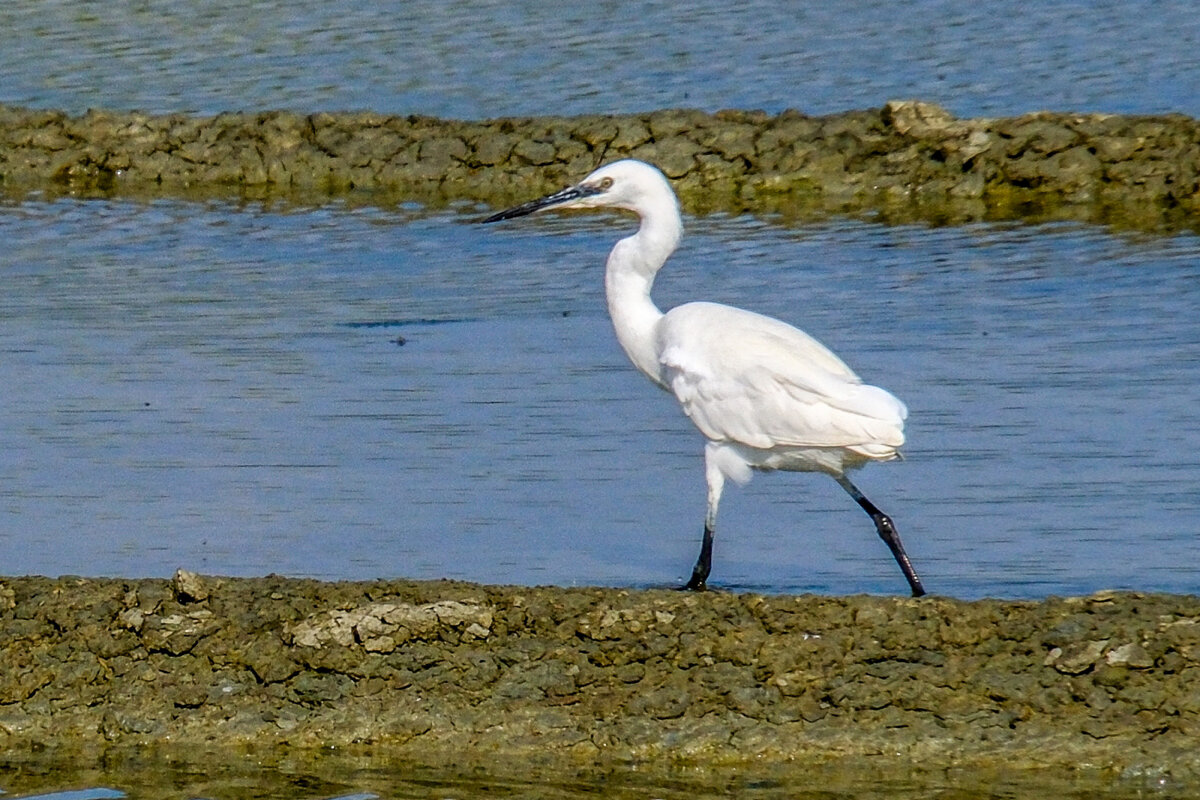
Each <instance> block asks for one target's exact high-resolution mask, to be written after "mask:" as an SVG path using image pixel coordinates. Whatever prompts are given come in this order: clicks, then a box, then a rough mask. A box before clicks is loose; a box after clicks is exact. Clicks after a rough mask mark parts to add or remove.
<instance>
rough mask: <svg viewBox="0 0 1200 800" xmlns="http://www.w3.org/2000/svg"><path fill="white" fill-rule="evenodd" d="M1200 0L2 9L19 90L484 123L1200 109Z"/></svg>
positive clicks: (33, 5)
mask: <svg viewBox="0 0 1200 800" xmlns="http://www.w3.org/2000/svg"><path fill="white" fill-rule="evenodd" d="M1198 51H1200V14H1197V13H1196V7H1195V4H1194V3H1193V2H1192V0H1096V1H1094V2H1086V3H1080V2H1073V1H1071V0H1047V2H1041V3H1027V2H1023V0H995V1H994V2H988V3H982V4H981V3H962V2H957V1H956V0H915V1H914V2H904V3H895V2H887V1H886V0H847V1H846V2H838V3H802V4H799V3H777V2H771V0H743V2H741V3H738V4H737V5H731V4H729V3H725V2H717V1H716V0H692V2H688V3H679V2H671V1H670V0H637V1H636V2H620V3H616V2H598V3H577V4H566V5H563V4H551V3H512V2H504V1H502V0H470V1H469V2H467V1H465V0H410V2H405V3H404V4H402V5H396V4H390V3H361V2H351V1H350V0H332V2H331V1H330V0H286V2H284V1H283V0H266V1H265V2H262V1H259V2H247V0H157V1H156V2H153V3H146V2H129V1H128V0H117V1H116V2H107V3H95V2H91V3H80V2H78V0H39V2H28V1H27V0H25V1H13V2H5V3H0V74H2V75H3V76H4V80H3V82H2V83H0V102H8V103H17V104H24V105H32V106H37V107H44V108H64V109H68V110H70V111H73V112H82V111H83V110H84V109H87V108H91V107H105V108H118V109H126V108H138V109H142V110H145V111H150V112H156V113H167V112H191V113H205V114H215V113H219V112H222V111H231V110H260V109H264V108H287V109H292V110H297V111H301V112H306V113H307V112H312V111H333V110H344V109H370V110H373V111H379V112H386V113H396V114H414V113H417V114H433V115H439V116H448V117H462V118H469V119H477V118H481V117H491V116H502V115H510V114H533V115H538V114H585V113H613V112H629V111H646V110H653V109H658V108H669V107H678V106H688V107H697V108H702V109H705V110H709V111H715V110H717V109H721V108H761V109H765V110H767V111H770V112H772V113H774V112H778V111H780V110H782V109H785V108H798V109H801V110H803V111H807V112H809V113H831V112H837V111H845V110H847V109H851V108H869V107H878V106H881V105H883V103H885V102H886V101H888V100H892V99H898V98H914V97H915V98H919V99H922V100H927V101H932V102H937V103H942V104H943V105H945V106H946V107H948V108H950V109H951V110H952V111H954V112H955V113H957V114H960V115H970V116H977V115H988V116H998V115H1007V114H1022V113H1026V112H1029V111H1036V110H1039V109H1043V108H1049V109H1053V110H1058V111H1102V112H1112V113H1162V112H1170V111H1177V112H1182V113H1186V114H1191V115H1193V116H1195V115H1200V59H1197V58H1196V53H1197V52H1198Z"/></svg>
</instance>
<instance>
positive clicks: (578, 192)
mask: <svg viewBox="0 0 1200 800" xmlns="http://www.w3.org/2000/svg"><path fill="white" fill-rule="evenodd" d="M602 191H603V190H602V189H600V188H598V187H593V186H587V185H585V184H580V185H578V186H569V187H567V188H566V189H563V190H562V191H558V192H555V193H554V194H548V195H546V196H545V197H542V198H539V199H537V200H530V201H529V202H528V203H522V204H521V205H519V206H514V207H513V208H510V209H508V210H507V211H501V212H499V213H496V214H492V215H491V216H490V217H487V218H486V219H481V220H479V221H480V222H481V223H488V222H499V221H500V220H502V219H513V218H515V217H523V216H525V215H527V214H532V213H533V212H535V211H541V210H542V209H544V208H554V207H555V206H560V205H563V204H565V203H570V202H571V201H573V200H578V199H580V198H581V197H588V196H590V195H593V194H600V192H602Z"/></svg>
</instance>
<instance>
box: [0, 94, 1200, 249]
mask: <svg viewBox="0 0 1200 800" xmlns="http://www.w3.org/2000/svg"><path fill="white" fill-rule="evenodd" d="M622 157H633V158H639V159H643V160H646V161H650V162H653V163H655V164H657V165H658V166H659V167H661V168H662V169H663V171H664V172H666V174H667V175H668V176H669V177H670V178H671V179H672V180H673V182H674V183H675V186H676V188H677V190H678V191H679V194H680V197H681V199H682V201H683V203H684V205H685V206H686V207H687V208H688V209H689V210H691V211H695V212H710V211H727V212H741V211H750V212H755V213H765V212H777V213H782V214H792V215H804V214H812V213H828V212H851V213H854V212H872V213H879V214H882V215H884V216H885V218H887V219H894V220H897V221H901V220H909V219H921V220H926V221H933V222H966V221H971V220H978V219H996V218H1027V219H1028V218H1031V219H1046V218H1071V219H1085V220H1092V221H1099V222H1111V223H1114V224H1120V225H1123V226H1130V227H1142V228H1171V227H1179V226H1185V227H1190V226H1194V225H1195V220H1196V219H1197V211H1200V123H1197V121H1196V120H1194V119H1191V118H1189V117H1185V116H1182V115H1165V116H1143V117H1134V116H1111V115H1102V114H1065V113H1049V112H1041V113H1036V114H1028V115H1025V116H1021V117H1014V118H1005V119H967V120H963V119H957V118H955V117H953V116H952V115H951V114H949V112H947V111H945V110H944V109H942V108H940V107H938V106H935V105H932V104H929V103H922V102H918V101H893V102H889V103H888V104H886V105H885V106H884V107H883V108H880V109H873V110H866V111H851V112H845V113H841V114H834V115H830V116H822V117H813V116H807V115H804V114H801V113H799V112H796V111H785V112H783V113H780V114H777V115H773V116H772V115H768V114H766V113H763V112H755V111H722V112H717V113H715V114H709V113H705V112H701V111H694V110H683V109H669V110H663V111H656V112H652V113H645V114H626V115H614V116H601V115H591V116H579V117H529V118H509V119H495V120H486V121H481V122H464V121H456V120H442V119H435V118H431V117H419V116H388V115H383V114H374V113H345V114H329V113H315V114H297V113H291V112H262V113H225V114H219V115H217V116H214V117H189V116H185V115H178V114H176V115H165V116H152V115H148V114H142V113H137V112H112V111H89V112H88V113H86V114H84V115H82V116H77V117H72V116H69V115H67V114H65V113H63V112H59V111H41V110H30V109H22V108H13V107H8V106H0V189H2V190H4V191H5V192H7V193H10V194H12V193H17V194H21V193H26V192H29V191H35V190H37V191H58V192H72V193H78V194H101V195H115V194H123V195H143V196H144V195H154V196H156V195H162V194H167V195H184V196H195V195H202V196H214V195H215V196H220V195H230V194H233V195H235V196H243V197H253V198H268V197H285V198H290V199H294V200H298V201H301V202H321V201H323V200H325V199H328V198H329V197H332V196H343V195H346V194H355V195H361V196H363V197H366V198H369V200H368V201H369V202H381V203H390V202H396V201H402V200H417V201H422V202H429V203H446V202H451V201H459V200H471V201H482V202H485V203H488V204H491V205H494V206H498V205H505V204H509V203H512V202H515V201H517V200H525V199H529V198H530V197H532V196H535V195H538V194H540V193H544V192H547V191H550V190H553V189H557V188H561V186H563V185H565V184H567V183H569V182H572V181H574V180H577V179H579V178H580V177H582V176H583V175H585V174H587V173H588V172H590V171H591V170H592V169H594V168H595V167H596V166H598V165H599V164H600V163H602V162H606V161H611V160H614V159H617V158H622Z"/></svg>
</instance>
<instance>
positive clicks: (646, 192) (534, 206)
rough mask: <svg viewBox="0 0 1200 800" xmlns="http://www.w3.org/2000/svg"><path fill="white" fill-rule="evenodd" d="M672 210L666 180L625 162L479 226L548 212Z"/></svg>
mask: <svg viewBox="0 0 1200 800" xmlns="http://www.w3.org/2000/svg"><path fill="white" fill-rule="evenodd" d="M651 203H655V204H662V203H666V204H669V205H670V206H671V207H672V208H674V207H675V193H674V192H673V191H672V190H671V185H670V184H669V183H667V179H666V177H665V176H664V175H663V174H662V173H661V172H659V171H658V169H657V168H656V167H652V166H650V165H649V164H646V163H644V162H641V161H634V160H632V159H626V160H624V161H614V162H613V163H611V164H605V165H604V166H603V167H600V168H599V169H598V170H596V171H595V172H593V173H592V174H591V175H588V176H587V177H586V178H584V179H583V180H582V181H580V182H579V183H577V184H575V185H574V186H568V187H567V188H566V189H563V190H561V191H558V192H555V193H554V194H550V195H546V196H545V197H542V198H539V199H537V200H531V201H530V202H528V203H522V204H521V205H519V206H516V207H514V208H510V209H508V210H507V211H501V212H500V213H498V214H493V215H492V216H490V217H488V218H487V219H483V220H480V221H481V222H499V221H500V220H502V219H512V218H514V217H523V216H525V215H526V214H532V213H533V212H535V211H542V210H545V209H548V208H624V209H627V210H629V211H636V212H638V213H639V214H641V213H644V212H645V211H646V210H647V209H648V207H649V204H651Z"/></svg>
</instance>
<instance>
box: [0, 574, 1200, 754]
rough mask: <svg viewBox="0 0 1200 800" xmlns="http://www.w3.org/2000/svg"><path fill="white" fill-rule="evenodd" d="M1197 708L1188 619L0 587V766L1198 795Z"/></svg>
mask: <svg viewBox="0 0 1200 800" xmlns="http://www.w3.org/2000/svg"><path fill="white" fill-rule="evenodd" d="M1198 686H1200V598H1196V597H1184V596H1167V595H1142V594H1133V593H1106V594H1099V595H1094V596H1090V597H1084V598H1062V599H1058V598H1052V599H1048V600H1045V601H1041V602H1012V601H999V600H981V601H974V602H965V601H958V600H952V599H946V598H937V597H932V598H922V599H911V598H903V599H901V598H887V597H870V596H856V597H816V596H801V597H773V596H761V595H733V594H724V593H715V592H714V593H707V594H683V593H678V592H669V591H625V590H615V589H560V588H523V587H522V588H516V587H494V586H477V585H471V584H462V583H451V582H383V581H380V582H370V583H322V582H317V581H311V580H299V579H286V578H280V577H273V576H272V577H267V578H257V579H234V578H218V577H208V576H198V575H194V574H190V573H186V572H181V573H180V574H178V575H176V577H175V578H174V579H173V580H170V581H167V580H121V579H83V578H60V579H49V578H38V577H25V578H0V747H3V748H4V749H6V750H8V751H17V750H22V749H29V748H33V749H38V748H56V749H59V750H61V749H62V748H63V747H79V748H81V749H88V750H97V749H100V750H103V749H104V748H108V747H111V748H123V747H134V748H136V747H145V746H161V745H163V744H164V743H169V744H170V745H171V746H173V747H182V748H189V747H211V746H214V745H221V746H241V747H253V748H270V747H273V746H275V745H287V746H289V747H292V748H317V749H320V748H330V747H337V748H351V747H368V748H372V749H374V750H375V751H376V752H383V753H386V754H388V755H389V757H394V758H406V759H419V760H425V761H430V760H446V759H447V758H448V757H450V756H452V755H455V754H459V755H461V754H467V753H471V754H476V755H479V756H481V757H489V758H490V757H496V758H507V757H511V758H518V759H531V760H537V761H541V762H545V761H548V760H549V761H554V762H556V763H566V764H595V763H628V762H651V761H653V762H655V763H662V762H664V761H669V762H677V763H681V764H688V763H698V764H704V765H706V766H717V767H720V766H725V767H737V766H739V765H748V764H763V763H785V762H790V763H829V762H830V761H831V760H837V759H844V758H860V757H869V758H871V759H872V760H875V761H876V762H877V763H882V762H889V763H891V762H895V763H899V764H920V765H921V766H922V768H925V769H938V768H952V767H953V768H959V767H971V768H979V769H989V768H996V767H1003V768H1005V769H1018V768H1025V769H1037V768H1050V769H1055V770H1069V769H1077V768H1085V767H1086V768H1089V769H1102V770H1107V771H1111V772H1112V773H1113V774H1141V773H1154V772H1155V771H1158V772H1161V771H1163V770H1167V771H1170V772H1171V773H1172V774H1177V775H1193V774H1195V773H1197V771H1200V754H1198V752H1197V750H1196V748H1195V746H1194V743H1195V741H1196V737H1197V735H1200V689H1198V688H1197V687H1198ZM1155 774H1157V773H1155Z"/></svg>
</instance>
